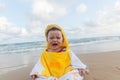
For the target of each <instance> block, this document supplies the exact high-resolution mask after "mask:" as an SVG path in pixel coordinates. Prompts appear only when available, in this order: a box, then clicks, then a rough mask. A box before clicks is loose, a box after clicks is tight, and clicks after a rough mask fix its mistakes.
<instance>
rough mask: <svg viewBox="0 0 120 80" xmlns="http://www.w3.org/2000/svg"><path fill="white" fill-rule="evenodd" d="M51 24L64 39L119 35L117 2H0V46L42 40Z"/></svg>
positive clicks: (119, 13) (5, 0)
mask: <svg viewBox="0 0 120 80" xmlns="http://www.w3.org/2000/svg"><path fill="white" fill-rule="evenodd" d="M52 23H54V24H58V25H59V26H61V27H62V28H63V29H64V31H65V32H66V34H67V37H68V38H85V37H101V36H120V0H0V43H14V42H24V41H25V42H30V41H39V40H42V38H43V36H44V30H45V28H46V26H47V25H48V24H52Z"/></svg>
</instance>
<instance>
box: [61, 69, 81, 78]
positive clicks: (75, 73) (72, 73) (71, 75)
mask: <svg viewBox="0 0 120 80" xmlns="http://www.w3.org/2000/svg"><path fill="white" fill-rule="evenodd" d="M59 80H83V77H82V76H80V75H79V72H78V70H72V71H70V72H68V73H66V74H65V75H63V76H62V77H61V78H60V79H59Z"/></svg>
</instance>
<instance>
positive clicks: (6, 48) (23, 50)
mask: <svg viewBox="0 0 120 80" xmlns="http://www.w3.org/2000/svg"><path fill="white" fill-rule="evenodd" d="M118 40H120V36H108V37H93V38H80V39H69V43H70V45H76V44H79V45H86V44H91V43H100V42H107V41H118ZM45 44H46V43H45V41H36V42H24V43H13V44H0V55H5V54H29V53H32V52H36V51H40V50H41V49H43V48H44V47H45Z"/></svg>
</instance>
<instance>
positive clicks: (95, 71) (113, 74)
mask: <svg viewBox="0 0 120 80" xmlns="http://www.w3.org/2000/svg"><path fill="white" fill-rule="evenodd" d="M76 55H77V56H78V57H79V58H80V60H81V61H82V62H83V63H85V64H86V65H87V66H88V68H89V70H90V73H89V74H88V75H85V78H84V80H119V79H120V76H119V75H120V62H119V60H120V51H110V52H98V53H92V54H89V53H88V54H76ZM35 63H36V60H35V61H33V62H32V63H29V64H28V65H27V66H25V67H23V68H20V69H17V70H13V71H10V72H8V73H5V74H2V75H0V80H30V76H29V74H30V72H31V70H32V68H33V66H34V64H35Z"/></svg>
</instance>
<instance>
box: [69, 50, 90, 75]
mask: <svg viewBox="0 0 120 80" xmlns="http://www.w3.org/2000/svg"><path fill="white" fill-rule="evenodd" d="M70 58H71V65H72V66H73V67H74V68H75V69H78V71H79V74H80V75H81V76H83V75H84V74H85V73H88V72H89V70H88V69H87V66H86V65H85V64H84V63H83V62H82V61H81V60H80V59H79V58H78V57H77V56H76V55H75V54H74V53H73V52H72V51H71V52H70Z"/></svg>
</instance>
